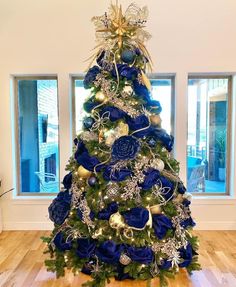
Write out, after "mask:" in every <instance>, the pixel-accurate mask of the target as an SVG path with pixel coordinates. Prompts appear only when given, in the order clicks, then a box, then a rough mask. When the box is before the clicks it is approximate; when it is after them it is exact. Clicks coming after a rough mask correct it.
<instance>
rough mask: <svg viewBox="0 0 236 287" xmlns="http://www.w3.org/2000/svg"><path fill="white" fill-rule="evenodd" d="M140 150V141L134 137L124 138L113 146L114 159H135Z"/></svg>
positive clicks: (116, 141) (119, 139)
mask: <svg viewBox="0 0 236 287" xmlns="http://www.w3.org/2000/svg"><path fill="white" fill-rule="evenodd" d="M139 149H140V144H139V141H138V140H137V139H136V138H135V137H133V136H122V137H120V138H118V139H117V140H115V142H114V143H113V145H112V151H111V154H112V158H113V159H115V160H127V159H134V158H135V156H136V154H137V152H138V151H139Z"/></svg>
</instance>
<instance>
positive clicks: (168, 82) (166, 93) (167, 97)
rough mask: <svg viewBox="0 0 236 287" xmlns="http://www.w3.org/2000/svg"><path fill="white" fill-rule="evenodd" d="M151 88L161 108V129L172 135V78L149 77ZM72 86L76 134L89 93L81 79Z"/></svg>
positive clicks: (75, 80)
mask: <svg viewBox="0 0 236 287" xmlns="http://www.w3.org/2000/svg"><path fill="white" fill-rule="evenodd" d="M150 78H151V84H152V87H153V90H152V97H153V99H155V100H158V101H160V103H161V106H162V113H161V119H162V128H163V129H165V130H166V131H167V132H168V133H171V134H173V121H174V77H157V78H154V77H152V76H151V77H150ZM73 86H74V105H73V106H74V109H75V111H74V112H75V115H74V121H75V127H74V131H75V133H76V134H78V133H79V132H80V131H81V129H82V119H83V116H84V115H85V112H84V110H83V103H84V102H85V100H86V98H87V97H88V96H89V94H90V91H89V90H85V89H84V87H83V80H82V78H73Z"/></svg>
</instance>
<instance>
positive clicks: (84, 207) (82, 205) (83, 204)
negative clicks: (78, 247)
mask: <svg viewBox="0 0 236 287" xmlns="http://www.w3.org/2000/svg"><path fill="white" fill-rule="evenodd" d="M78 208H79V210H80V211H81V213H82V222H83V223H85V224H86V225H87V226H88V227H92V228H94V222H93V221H92V220H91V218H90V212H91V210H90V208H89V206H88V203H87V200H86V199H85V198H83V199H81V200H80V201H79V202H78Z"/></svg>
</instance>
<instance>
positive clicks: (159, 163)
mask: <svg viewBox="0 0 236 287" xmlns="http://www.w3.org/2000/svg"><path fill="white" fill-rule="evenodd" d="M151 167H152V168H154V169H157V170H159V171H163V169H164V168H165V164H164V162H163V160H161V159H159V158H155V159H153V160H152V162H151Z"/></svg>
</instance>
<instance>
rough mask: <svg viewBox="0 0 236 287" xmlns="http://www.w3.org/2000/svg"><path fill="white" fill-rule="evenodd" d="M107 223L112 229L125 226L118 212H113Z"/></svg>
mask: <svg viewBox="0 0 236 287" xmlns="http://www.w3.org/2000/svg"><path fill="white" fill-rule="evenodd" d="M109 224H110V226H111V228H114V229H120V228H124V227H125V222H124V218H123V216H122V215H121V214H120V213H119V212H116V213H113V214H112V215H111V216H110V219H109Z"/></svg>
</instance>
